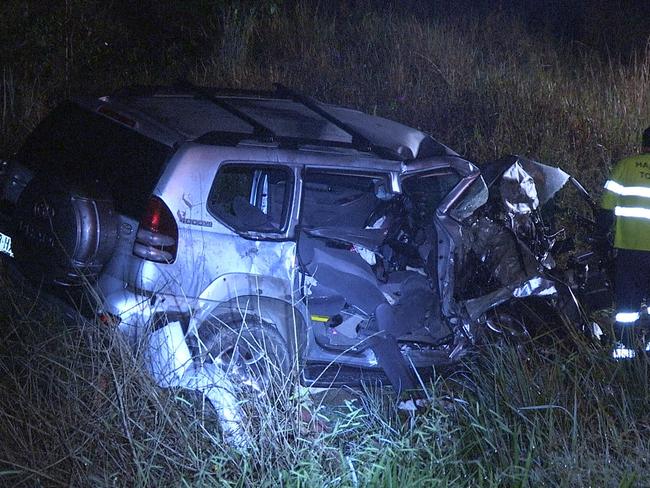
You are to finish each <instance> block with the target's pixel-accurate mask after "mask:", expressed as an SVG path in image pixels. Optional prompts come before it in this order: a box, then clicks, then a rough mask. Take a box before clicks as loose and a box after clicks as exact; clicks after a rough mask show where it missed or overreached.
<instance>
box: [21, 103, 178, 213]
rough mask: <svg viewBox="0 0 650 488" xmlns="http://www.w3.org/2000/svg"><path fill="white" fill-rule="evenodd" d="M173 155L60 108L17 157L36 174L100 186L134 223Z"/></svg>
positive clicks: (72, 107) (107, 123) (74, 108)
mask: <svg viewBox="0 0 650 488" xmlns="http://www.w3.org/2000/svg"><path fill="white" fill-rule="evenodd" d="M172 152H173V150H172V149H171V148H170V147H168V146H165V145H164V144H161V143H159V142H156V141H153V140H151V139H149V138H147V137H145V136H143V135H141V134H138V133H137V132H134V131H133V130H130V129H128V128H126V127H123V126H122V125H120V124H118V123H115V122H112V121H111V120H109V119H107V118H106V117H104V116H102V115H99V114H96V113H93V112H90V111H88V110H85V109H83V108H81V107H79V106H78V105H76V104H74V103H65V104H63V105H60V106H59V107H58V108H56V109H55V110H54V111H53V112H52V113H51V114H50V115H49V116H48V117H47V118H45V119H44V120H43V121H42V122H41V123H40V124H39V125H38V126H37V127H36V129H35V130H34V131H33V132H32V133H31V134H30V136H29V137H28V138H27V140H26V141H25V143H24V144H23V146H22V147H21V149H20V150H19V151H18V154H17V155H16V157H17V159H18V161H20V162H21V163H23V164H24V165H26V166H27V167H29V168H31V169H33V170H36V171H38V172H50V173H55V174H61V173H63V174H64V175H65V177H66V178H69V179H71V180H74V181H84V180H98V181H100V182H101V183H103V184H104V185H105V187H106V189H107V190H108V191H109V192H110V194H111V196H112V197H113V199H114V202H115V207H116V209H117V210H118V211H119V212H120V213H122V214H125V215H129V216H132V217H134V218H136V219H137V218H139V217H140V214H141V212H142V210H144V208H145V206H146V203H147V200H148V198H149V195H150V194H151V192H152V191H153V189H154V186H155V185H156V182H157V180H158V176H159V175H160V172H161V171H162V167H163V165H164V163H165V161H167V159H168V158H169V157H170V156H171V154H172Z"/></svg>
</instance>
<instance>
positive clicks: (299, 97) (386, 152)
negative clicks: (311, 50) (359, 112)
mask: <svg viewBox="0 0 650 488" xmlns="http://www.w3.org/2000/svg"><path fill="white" fill-rule="evenodd" d="M273 86H275V88H276V90H277V93H278V95H280V96H284V97H287V98H290V99H291V100H294V101H296V102H298V103H300V104H302V105H304V106H305V107H307V108H308V109H309V110H311V111H312V112H314V113H316V114H318V115H320V116H321V117H323V118H324V119H325V120H327V121H328V122H330V123H332V124H334V125H335V126H336V127H338V128H339V129H341V130H342V131H343V132H346V133H348V134H349V135H350V136H351V137H352V146H353V147H354V148H355V149H358V150H360V151H363V152H371V153H374V154H376V155H377V156H379V157H382V158H386V159H394V160H399V161H405V160H407V159H411V158H409V157H407V156H406V155H404V154H400V153H399V152H398V151H395V150H393V149H390V148H387V147H384V146H378V145H376V144H373V143H372V142H371V141H370V140H369V139H368V138H367V137H366V136H364V135H363V134H361V133H359V131H357V130H356V129H354V128H353V127H350V126H349V125H348V124H346V123H345V122H343V121H342V120H340V119H338V118H336V117H335V116H334V115H332V114H331V113H330V112H328V111H327V110H325V109H323V108H322V107H320V106H319V105H318V102H316V101H315V100H314V99H313V98H310V97H308V96H306V95H303V94H301V93H299V92H297V91H295V90H292V89H291V88H288V87H286V86H284V85H282V84H280V83H273ZM411 157H412V156H411Z"/></svg>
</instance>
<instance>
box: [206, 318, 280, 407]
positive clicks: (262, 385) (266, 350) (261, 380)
mask: <svg viewBox="0 0 650 488" xmlns="http://www.w3.org/2000/svg"><path fill="white" fill-rule="evenodd" d="M199 338H200V342H201V344H200V346H199V347H200V350H201V351H202V359H203V362H204V363H207V364H214V365H215V366H218V367H220V368H221V369H223V370H224V371H225V372H226V374H227V375H228V377H229V378H230V380H231V381H232V382H233V383H234V384H235V385H237V387H238V388H239V389H240V393H241V395H242V399H244V400H248V399H254V398H256V399H263V398H271V399H272V398H275V397H276V396H277V395H278V394H279V393H280V392H281V391H282V390H283V389H284V387H285V386H286V382H287V381H288V378H289V373H290V370H291V353H290V350H289V347H288V346H287V343H286V341H285V340H284V338H283V337H282V335H281V334H280V333H279V332H278V330H277V328H276V327H275V326H274V325H273V324H270V323H267V322H263V321H260V320H259V319H254V318H253V319H250V320H247V321H246V322H241V321H236V322H232V321H229V322H223V323H221V322H219V323H217V322H215V321H210V322H208V323H205V324H203V325H202V326H201V327H200V328H199Z"/></svg>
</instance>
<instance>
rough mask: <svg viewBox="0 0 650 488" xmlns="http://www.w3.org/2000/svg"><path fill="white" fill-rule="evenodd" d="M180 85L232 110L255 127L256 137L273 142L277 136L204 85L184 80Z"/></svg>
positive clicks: (221, 106)
mask: <svg viewBox="0 0 650 488" xmlns="http://www.w3.org/2000/svg"><path fill="white" fill-rule="evenodd" d="M179 86H181V87H182V88H187V89H188V90H190V91H192V92H194V93H196V94H197V95H198V96H199V97H200V98H204V99H206V100H208V101H210V102H212V103H214V104H215V105H216V106H218V107H219V108H222V109H224V110H225V111H227V112H230V113H231V114H232V115H234V116H235V117H237V118H239V119H241V120H243V121H244V122H246V123H247V124H248V125H250V126H251V127H252V128H253V135H254V136H256V137H259V138H261V139H262V140H263V141H265V142H273V141H274V140H275V139H276V138H277V136H276V134H275V133H274V132H273V131H272V130H271V129H269V128H268V127H266V126H265V125H264V124H261V123H260V122H258V121H257V120H256V119H254V118H253V117H251V116H250V115H248V114H246V113H244V112H242V111H241V110H239V109H237V108H235V107H233V106H232V105H230V104H229V103H228V102H226V101H225V100H222V99H221V98H217V97H215V96H214V95H213V94H212V93H210V91H209V90H207V89H205V88H203V87H200V86H196V85H193V84H192V83H190V82H183V83H181V84H180V85H179Z"/></svg>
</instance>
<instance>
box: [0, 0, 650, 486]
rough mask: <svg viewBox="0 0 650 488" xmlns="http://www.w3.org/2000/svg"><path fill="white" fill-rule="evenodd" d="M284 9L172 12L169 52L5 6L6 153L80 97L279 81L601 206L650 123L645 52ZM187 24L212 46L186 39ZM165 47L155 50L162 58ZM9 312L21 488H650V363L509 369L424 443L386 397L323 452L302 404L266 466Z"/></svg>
mask: <svg viewBox="0 0 650 488" xmlns="http://www.w3.org/2000/svg"><path fill="white" fill-rule="evenodd" d="M342 3H345V2H342ZM197 4H198V3H197ZM278 4H280V2H265V3H264V4H263V6H261V7H260V6H258V7H255V8H253V7H250V6H247V5H240V6H239V8H234V7H229V8H226V9H225V11H223V12H222V13H221V14H220V15H219V16H215V15H213V16H210V15H209V14H210V12H209V10H210V8H208V7H201V8H199V9H197V10H195V11H180V10H182V7H167V9H168V10H173V11H165V10H164V9H163V12H162V13H158V14H156V15H159V16H160V17H161V18H164V17H163V16H164V15H169V19H170V20H169V22H168V23H166V24H165V25H167V27H166V29H162V30H158V31H157V30H156V28H155V26H156V24H155V20H156V19H155V18H154V19H153V20H151V19H150V20H151V24H150V25H139V24H138V22H140V21H142V19H143V18H145V17H146V16H143V17H142V18H140V19H139V20H138V19H136V20H133V18H132V16H131V17H129V16H122V15H123V14H118V13H117V12H116V11H115V10H111V7H110V6H109V5H108V4H106V5H104V4H103V3H101V2H96V3H94V2H89V1H70V2H65V4H62V6H61V8H60V9H45V8H44V7H38V6H29V7H27V6H24V5H23V4H22V2H15V1H10V2H7V3H6V4H5V6H3V7H0V8H2V9H5V10H4V11H3V12H1V13H2V15H1V16H0V27H1V28H2V29H1V30H2V32H3V36H5V39H3V43H4V45H6V46H10V49H8V50H7V51H5V52H4V53H3V55H2V58H0V59H2V84H1V93H0V97H1V104H0V109H1V113H0V117H1V123H2V125H1V126H0V136H1V140H0V144H1V147H2V150H3V151H4V152H10V151H11V150H12V149H14V148H15V147H16V145H17V144H18V143H19V142H20V140H21V138H22V137H23V136H24V135H25V134H26V132H27V131H28V130H29V128H30V127H32V126H33V125H34V124H35V123H36V122H37V121H38V119H39V118H40V117H42V116H43V115H44V114H45V113H46V111H47V110H48V109H49V108H50V107H51V106H52V105H53V104H54V103H55V102H56V101H58V100H60V99H61V98H63V97H65V96H68V95H69V94H74V93H77V92H86V93H87V92H91V93H98V94H100V93H105V92H107V91H110V90H111V89H112V88H115V87H118V86H120V85H124V84H128V83H168V82H171V81H173V80H175V79H176V78H178V77H180V76H188V77H189V78H190V79H192V80H194V81H195V82H197V83H201V84H211V85H230V86H243V87H268V85H269V83H270V81H279V82H282V83H284V84H286V85H289V86H293V87H296V88H299V89H301V90H302V91H304V92H306V93H309V94H313V95H315V96H317V97H318V98H320V99H323V100H326V101H331V102H335V103H341V104H346V105H350V106H353V107H356V108H360V109H362V110H365V111H369V112H376V113H377V114H380V115H383V116H386V117H389V118H394V119H397V120H400V121H403V122H405V123H408V124H411V125H415V126H418V127H420V128H422V129H423V130H426V131H428V132H431V133H432V134H434V136H436V137H437V138H438V139H440V140H441V141H443V142H445V143H447V144H448V145H450V146H451V147H453V148H455V149H456V150H457V151H459V152H460V153H461V154H464V155H466V156H468V157H470V158H472V159H474V160H477V161H482V160H485V159H489V158H494V157H497V156H499V155H501V154H503V153H508V152H517V153H522V154H526V155H530V156H533V157H535V158H537V159H539V160H542V161H546V162H549V163H552V164H557V165H560V166H562V167H563V168H565V169H566V170H569V171H571V172H573V173H575V174H576V175H577V176H578V177H579V178H581V179H582V180H583V181H584V182H585V183H586V184H587V186H588V187H589V188H590V189H592V190H597V189H598V188H599V187H600V185H601V184H602V182H603V181H604V179H605V176H606V174H607V172H608V170H609V165H610V162H611V161H612V160H613V159H616V158H618V157H620V156H621V155H623V154H625V153H627V152H630V151H632V150H633V149H634V146H635V143H636V141H637V137H638V132H639V129H640V128H641V127H643V126H644V124H647V123H648V121H649V120H650V117H649V115H650V110H649V105H648V97H647V94H648V89H649V88H650V86H649V79H648V78H649V76H650V58H649V57H648V56H649V53H648V52H645V53H641V54H640V55H638V56H637V57H636V58H634V59H631V60H625V61H626V62H625V63H621V62H618V61H616V60H613V59H607V58H603V57H602V56H600V55H597V54H595V53H592V52H590V51H588V50H587V49H586V48H584V47H583V48H581V49H578V48H577V47H576V46H573V45H571V46H564V45H561V44H559V43H558V42H557V41H556V40H553V39H551V38H549V37H547V36H545V35H544V34H543V33H537V34H536V35H534V36H533V35H531V34H530V33H529V31H528V30H527V29H526V28H524V26H523V24H522V23H520V22H517V21H516V20H513V19H511V18H507V19H506V18H504V17H503V16H502V15H501V14H496V13H495V14H493V15H491V16H489V17H487V18H483V19H481V20H480V21H479V20H477V19H476V18H474V17H472V16H471V15H466V16H464V18H463V19H462V20H456V21H452V20H450V19H446V18H442V17H441V18H435V16H434V17H433V18H428V17H426V16H424V15H423V14H422V12H418V11H417V10H414V11H413V13H410V12H409V11H406V12H404V11H399V10H398V9H395V10H394V11H393V12H379V11H375V10H372V9H365V10H363V9H356V10H355V9H352V8H351V7H348V8H347V10H345V11H344V12H339V15H338V16H335V12H334V11H326V10H323V9H321V11H320V12H318V11H316V10H315V9H314V8H312V7H310V8H307V7H289V6H283V5H281V4H280V5H278ZM39 9H42V10H41V11H40V12H38V10H39ZM174 9H176V10H174ZM152 15H153V14H152ZM154 17H155V16H154ZM189 17H192V18H193V20H194V21H195V22H196V24H195V25H196V27H193V28H189V27H188V26H187V24H185V23H184V22H183V21H182V20H179V19H182V18H189ZM172 19H174V20H172ZM129 22H131V23H133V24H138V25H130V24H129ZM152 26H153V27H152ZM136 27H137V28H136ZM153 33H155V34H156V35H158V37H159V39H158V41H157V42H156V43H155V45H154V44H148V43H147V42H146V41H145V39H146V36H149V35H151V34H153ZM603 59H605V60H603ZM3 290H4V291H3V295H4V298H3V307H2V312H3V313H2V317H1V318H0V321H1V322H0V325H1V330H2V341H1V342H0V378H1V379H0V446H1V447H0V483H2V484H14V483H17V482H19V481H23V482H24V484H25V485H27V486H33V485H37V484H38V483H39V481H37V480H40V483H42V484H43V485H53V486H56V485H73V486H79V485H87V484H92V485H113V484H115V485H129V486H133V485H144V484H148V485H154V486H168V485H171V486H177V485H181V486H183V485H185V484H187V485H197V486H199V485H207V484H216V483H220V484H225V485H235V486H246V485H275V486H277V485H278V484H280V485H290V486H293V485H300V486H320V485H329V486H338V485H343V486H356V485H358V486H368V485H380V486H382V485H385V486H396V485H400V486H449V485H452V484H453V485H454V486H539V485H541V484H546V485H559V486H588V485H592V486H617V485H619V484H620V485H622V486H634V485H643V484H645V482H646V480H647V479H648V475H650V466H649V459H648V457H649V454H648V453H649V452H650V451H649V449H648V448H649V445H648V444H649V441H648V433H649V431H650V428H649V427H650V414H649V412H648V408H647V405H648V401H649V400H650V389H649V387H648V363H647V361H645V360H640V361H637V362H635V363H634V364H631V365H621V364H613V363H611V362H609V361H607V360H606V359H605V356H604V354H602V353H596V352H587V351H585V352H584V353H582V354H566V353H560V354H551V353H549V352H548V351H546V352H545V353H544V354H542V353H540V352H534V351H533V352H532V353H531V356H530V358H529V360H527V361H526V362H523V363H522V362H521V361H520V359H519V356H518V355H517V353H516V352H515V351H511V350H509V349H496V348H495V349H494V350H488V351H486V353H485V354H486V356H485V358H484V359H483V360H482V361H481V364H482V367H481V368H480V369H479V368H475V369H474V373H473V374H472V375H471V378H470V379H463V380H462V381H452V380H447V381H441V382H439V383H438V384H437V385H435V387H434V388H432V390H431V395H432V397H433V399H434V401H433V404H432V407H431V409H430V410H429V411H428V412H427V413H426V414H425V415H423V416H420V417H418V418H417V419H415V420H414V421H413V422H406V423H405V422H404V421H403V420H400V418H399V417H398V416H397V415H396V413H395V412H394V410H393V407H392V405H391V404H390V402H388V401H386V399H383V398H382V396H381V395H380V394H375V395H371V396H370V400H367V402H366V404H365V405H362V406H361V407H360V406H358V405H352V404H350V405H348V406H347V407H343V410H344V411H345V412H344V414H343V415H342V417H341V420H340V421H339V423H338V424H337V425H336V427H335V430H334V433H332V434H328V433H320V434H319V433H314V432H310V430H309V429H308V425H306V424H305V423H304V422H302V421H301V420H300V419H299V418H300V415H299V410H298V408H299V407H298V403H299V402H298V401H297V400H295V399H292V400H287V405H288V407H287V408H286V409H285V411H283V412H282V413H272V412H274V411H275V410H274V409H267V411H266V413H265V414H264V415H261V421H262V425H261V427H260V435H259V436H258V437H257V440H256V443H255V445H254V446H253V448H252V449H251V451H250V452H249V453H247V454H244V455H240V454H237V453H235V452H233V451H231V450H229V449H228V448H227V447H224V446H218V445H217V446H215V445H214V444H212V443H211V442H210V440H209V439H208V437H207V436H206V435H205V433H204V432H203V430H202V428H201V426H200V424H198V423H197V422H194V421H192V416H191V415H188V412H189V409H188V407H187V405H186V402H185V401H184V400H182V399H180V398H179V397H177V396H176V394H175V392H171V393H169V392H160V391H158V390H156V389H155V388H153V387H152V385H151V382H150V381H149V380H148V379H147V378H146V377H145V376H144V375H143V374H142V373H141V372H140V368H139V366H138V361H139V359H138V358H136V359H135V360H134V359H132V357H131V355H130V354H129V353H127V352H126V351H125V349H124V347H123V346H122V345H121V344H120V342H119V341H118V340H116V338H115V337H113V336H112V335H111V334H110V333H108V332H107V331H105V330H101V329H98V328H95V327H93V326H89V325H86V326H81V325H80V326H78V327H66V326H63V325H62V323H61V321H60V320H59V319H58V318H57V317H56V315H43V314H42V313H40V312H38V313H37V310H36V309H34V308H33V307H27V306H26V305H25V304H24V303H20V301H19V300H14V298H13V297H14V296H15V294H16V293H19V291H20V290H16V287H15V286H14V284H10V283H6V284H5V285H3ZM14 304H15V305H14ZM10 309H18V313H17V314H15V313H13V314H10V313H9V310H10ZM82 329H83V330H82ZM463 385H466V386H463ZM467 385H474V386H473V387H472V388H470V387H468V386H467ZM346 409H347V411H346ZM269 412H271V413H269Z"/></svg>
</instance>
